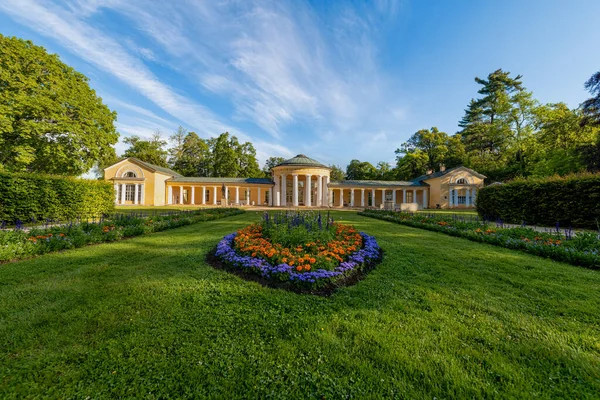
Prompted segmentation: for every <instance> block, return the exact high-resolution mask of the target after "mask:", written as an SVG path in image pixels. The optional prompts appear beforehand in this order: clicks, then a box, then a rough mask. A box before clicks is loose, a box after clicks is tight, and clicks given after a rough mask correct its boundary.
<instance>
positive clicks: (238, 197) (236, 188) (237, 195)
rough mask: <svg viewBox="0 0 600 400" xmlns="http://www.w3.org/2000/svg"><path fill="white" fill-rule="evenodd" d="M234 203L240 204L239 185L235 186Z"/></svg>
mask: <svg viewBox="0 0 600 400" xmlns="http://www.w3.org/2000/svg"><path fill="white" fill-rule="evenodd" d="M235 204H240V187H239V186H236V187H235Z"/></svg>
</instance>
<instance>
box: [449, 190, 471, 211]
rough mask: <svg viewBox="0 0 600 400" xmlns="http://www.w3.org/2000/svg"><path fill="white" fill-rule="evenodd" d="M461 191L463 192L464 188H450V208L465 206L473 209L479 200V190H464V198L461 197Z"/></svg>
mask: <svg viewBox="0 0 600 400" xmlns="http://www.w3.org/2000/svg"><path fill="white" fill-rule="evenodd" d="M460 190H463V188H452V187H450V193H449V195H448V206H449V207H455V206H458V205H463V204H464V205H465V206H466V207H471V206H472V205H474V204H475V201H476V200H477V189H476V188H475V187H473V188H464V191H465V195H464V196H462V195H459V191H460ZM463 198H464V200H463Z"/></svg>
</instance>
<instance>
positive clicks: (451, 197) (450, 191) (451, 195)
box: [448, 189, 454, 207]
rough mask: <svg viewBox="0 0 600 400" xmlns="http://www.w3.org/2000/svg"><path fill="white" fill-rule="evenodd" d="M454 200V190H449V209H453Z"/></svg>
mask: <svg viewBox="0 0 600 400" xmlns="http://www.w3.org/2000/svg"><path fill="white" fill-rule="evenodd" d="M453 200H454V190H453V189H449V191H448V207H452V205H453V204H452V201H453Z"/></svg>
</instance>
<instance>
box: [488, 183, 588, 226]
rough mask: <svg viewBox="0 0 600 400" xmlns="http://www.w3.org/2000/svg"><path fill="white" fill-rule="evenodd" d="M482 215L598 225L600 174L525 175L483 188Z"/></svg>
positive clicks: (545, 223) (512, 220) (515, 220)
mask: <svg viewBox="0 0 600 400" xmlns="http://www.w3.org/2000/svg"><path fill="white" fill-rule="evenodd" d="M477 212H478V213H479V215H480V216H481V217H482V218H488V219H493V220H496V219H501V220H502V221H503V222H509V223H516V224H521V223H523V222H524V223H526V224H528V225H541V226H552V227H553V226H555V225H556V223H559V224H560V226H562V227H568V226H572V227H578V228H590V229H598V224H599V223H600V175H598V174H588V175H571V176H566V177H550V178H544V179H527V180H525V179H522V180H515V181H512V182H509V183H504V184H501V185H491V186H487V187H484V188H483V189H481V190H479V193H478V194H477Z"/></svg>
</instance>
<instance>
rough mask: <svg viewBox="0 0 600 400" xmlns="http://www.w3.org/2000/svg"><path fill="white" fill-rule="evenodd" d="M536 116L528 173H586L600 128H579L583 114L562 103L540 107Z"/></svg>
mask: <svg viewBox="0 0 600 400" xmlns="http://www.w3.org/2000/svg"><path fill="white" fill-rule="evenodd" d="M536 115H537V121H538V131H537V132H536V134H535V135H534V138H533V139H534V142H532V143H530V149H529V150H530V152H531V153H532V158H533V159H534V162H533V163H532V165H531V167H530V171H529V173H531V174H533V175H536V176H547V175H553V174H560V175H564V174H568V173H571V172H580V171H584V170H586V169H587V164H588V163H587V162H586V160H587V159H589V157H588V156H589V155H590V150H591V149H592V148H593V144H594V142H595V140H596V137H597V135H598V132H599V131H600V128H598V127H594V126H591V125H589V124H582V123H581V121H582V119H583V118H584V116H583V112H582V110H580V109H574V110H571V109H570V108H569V107H568V106H567V105H566V104H564V103H556V104H546V105H543V106H539V107H538V108H537V110H536Z"/></svg>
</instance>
